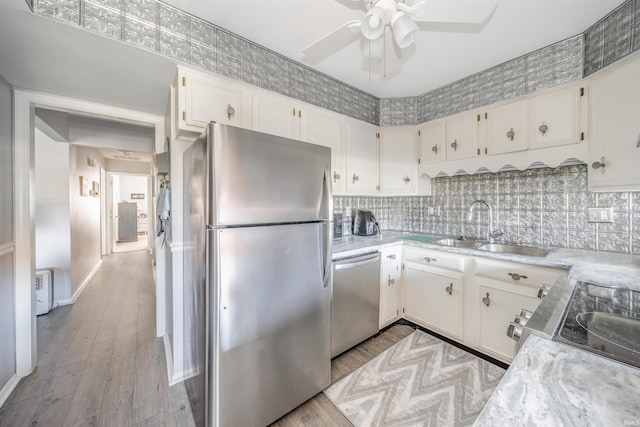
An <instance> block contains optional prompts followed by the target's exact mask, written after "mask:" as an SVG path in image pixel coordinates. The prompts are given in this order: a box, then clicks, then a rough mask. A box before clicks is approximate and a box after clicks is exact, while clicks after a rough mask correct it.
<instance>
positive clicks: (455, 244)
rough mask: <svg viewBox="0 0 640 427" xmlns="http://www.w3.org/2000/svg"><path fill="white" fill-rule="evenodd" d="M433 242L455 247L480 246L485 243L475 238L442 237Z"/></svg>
mask: <svg viewBox="0 0 640 427" xmlns="http://www.w3.org/2000/svg"><path fill="white" fill-rule="evenodd" d="M431 243H434V244H436V245H441V246H450V247H454V248H478V247H480V246H482V245H483V244H484V242H479V241H477V240H473V239H468V240H460V239H440V240H434V241H433V242H431Z"/></svg>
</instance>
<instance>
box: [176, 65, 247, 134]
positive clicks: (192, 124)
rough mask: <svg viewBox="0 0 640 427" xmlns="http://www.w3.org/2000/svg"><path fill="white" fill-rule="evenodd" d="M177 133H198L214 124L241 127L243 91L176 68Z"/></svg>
mask: <svg viewBox="0 0 640 427" xmlns="http://www.w3.org/2000/svg"><path fill="white" fill-rule="evenodd" d="M177 86H178V126H177V128H178V131H187V132H195V133H198V134H199V133H201V132H202V131H204V129H205V127H206V126H207V124H208V123H209V122H211V121H215V122H218V123H222V124H230V125H234V126H241V116H242V99H243V95H242V88H241V87H239V86H235V85H233V84H231V83H228V82H223V81H219V80H215V79H212V78H211V77H210V76H207V75H206V74H201V73H198V72H194V71H190V70H186V69H183V68H178V82H177Z"/></svg>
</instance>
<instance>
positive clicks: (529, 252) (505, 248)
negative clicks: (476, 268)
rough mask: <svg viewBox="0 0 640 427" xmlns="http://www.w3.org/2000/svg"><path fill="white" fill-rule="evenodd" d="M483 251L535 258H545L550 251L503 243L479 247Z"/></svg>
mask: <svg viewBox="0 0 640 427" xmlns="http://www.w3.org/2000/svg"><path fill="white" fill-rule="evenodd" d="M478 249H479V250H481V251H487V252H496V253H503V254H514V255H525V256H533V257H545V256H547V255H548V254H549V252H550V251H548V250H546V249H539V248H531V247H529V246H518V245H505V244H501V243H487V244H484V245H481V246H478Z"/></svg>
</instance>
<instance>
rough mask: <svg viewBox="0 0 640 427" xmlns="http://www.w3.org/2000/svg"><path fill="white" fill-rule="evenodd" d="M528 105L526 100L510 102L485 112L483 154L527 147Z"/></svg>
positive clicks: (506, 151) (519, 149) (507, 151)
mask: <svg viewBox="0 0 640 427" xmlns="http://www.w3.org/2000/svg"><path fill="white" fill-rule="evenodd" d="M528 106H529V104H528V101H518V102H511V103H509V104H506V105H502V106H500V107H497V108H493V109H491V110H489V111H488V112H487V115H486V116H485V117H486V119H485V120H486V145H485V146H486V148H487V150H486V151H485V154H500V153H509V152H512V151H521V150H526V149H527V147H528V146H529V133H528V132H527V129H528V123H529V119H528ZM481 117H482V115H481ZM481 149H482V148H481Z"/></svg>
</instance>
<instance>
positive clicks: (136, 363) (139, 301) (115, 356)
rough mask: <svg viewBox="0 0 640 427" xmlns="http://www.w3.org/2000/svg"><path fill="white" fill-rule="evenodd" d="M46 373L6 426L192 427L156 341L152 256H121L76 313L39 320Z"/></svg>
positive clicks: (25, 386)
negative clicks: (168, 381) (170, 380)
mask: <svg viewBox="0 0 640 427" xmlns="http://www.w3.org/2000/svg"><path fill="white" fill-rule="evenodd" d="M37 323H38V366H37V368H36V370H35V371H34V372H33V373H32V374H31V375H30V376H28V377H26V378H23V379H22V380H21V381H20V383H19V385H18V387H17V388H16V389H15V390H14V391H13V393H12V394H11V396H10V397H9V399H8V400H7V402H6V403H5V404H4V406H3V407H2V408H0V426H3V427H4V426H28V425H44V426H51V427H56V426H77V425H96V426H181V427H182V426H191V425H193V418H192V415H191V410H190V408H189V404H188V401H187V397H186V393H185V390H184V385H183V384H182V383H180V384H177V385H175V386H173V387H169V386H168V383H167V370H166V361H165V355H164V345H163V341H162V338H156V337H155V288H154V283H153V276H152V270H151V258H150V255H149V253H148V252H147V251H136V252H128V253H116V254H113V255H109V256H106V257H104V258H103V264H102V266H101V268H100V269H99V270H98V272H97V273H96V275H95V276H94V277H93V279H92V280H91V281H90V282H89V284H88V285H87V287H86V289H85V290H84V292H82V294H81V295H80V297H79V299H78V301H77V302H76V303H75V304H73V305H68V306H63V307H61V308H58V309H55V310H53V311H51V312H49V314H47V315H44V316H39V317H38V322H37Z"/></svg>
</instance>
